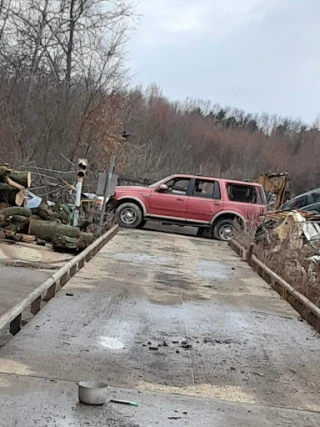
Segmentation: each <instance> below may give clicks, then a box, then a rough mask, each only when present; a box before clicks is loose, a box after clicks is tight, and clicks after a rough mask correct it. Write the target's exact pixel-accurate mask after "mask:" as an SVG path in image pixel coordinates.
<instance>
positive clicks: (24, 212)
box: [0, 206, 31, 218]
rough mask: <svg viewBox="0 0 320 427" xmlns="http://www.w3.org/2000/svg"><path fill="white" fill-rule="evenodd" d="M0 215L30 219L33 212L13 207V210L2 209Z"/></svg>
mask: <svg viewBox="0 0 320 427" xmlns="http://www.w3.org/2000/svg"><path fill="white" fill-rule="evenodd" d="M0 215H4V216H12V215H19V216H24V217H26V218H29V217H30V216H31V211H29V210H28V209H25V208H21V207H18V206H13V207H11V208H8V207H7V208H4V209H2V210H1V214H0Z"/></svg>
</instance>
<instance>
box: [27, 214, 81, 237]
mask: <svg viewBox="0 0 320 427" xmlns="http://www.w3.org/2000/svg"><path fill="white" fill-rule="evenodd" d="M29 234H32V235H34V236H36V237H37V238H38V239H42V240H46V241H47V242H51V241H52V240H53V238H54V237H56V236H68V237H74V238H77V237H79V236H80V229H79V228H78V227H72V226H71V225H64V224H60V223H59V222H56V221H43V220H39V219H34V218H32V217H31V220H30V225H29Z"/></svg>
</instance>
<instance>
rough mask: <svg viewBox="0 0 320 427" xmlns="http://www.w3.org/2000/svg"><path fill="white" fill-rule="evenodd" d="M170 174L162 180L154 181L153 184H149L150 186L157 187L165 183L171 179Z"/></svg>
mask: <svg viewBox="0 0 320 427" xmlns="http://www.w3.org/2000/svg"><path fill="white" fill-rule="evenodd" d="M170 178H171V177H170V176H167V177H166V178H162V179H161V180H160V181H157V182H154V183H153V184H151V185H149V186H148V188H156V187H158V186H159V185H161V184H163V183H164V182H167V181H170Z"/></svg>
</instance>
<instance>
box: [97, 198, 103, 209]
mask: <svg viewBox="0 0 320 427" xmlns="http://www.w3.org/2000/svg"><path fill="white" fill-rule="evenodd" d="M97 205H98V206H99V207H100V206H102V200H100V199H99V200H97Z"/></svg>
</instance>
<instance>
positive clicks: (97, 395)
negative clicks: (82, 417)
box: [78, 381, 108, 405]
mask: <svg viewBox="0 0 320 427" xmlns="http://www.w3.org/2000/svg"><path fill="white" fill-rule="evenodd" d="M107 387H108V386H107V385H106V384H104V383H101V382H98V381H83V382H80V383H79V389H78V392H79V401H80V402H81V403H85V404H86V405H104V404H105V403H106V400H107Z"/></svg>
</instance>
